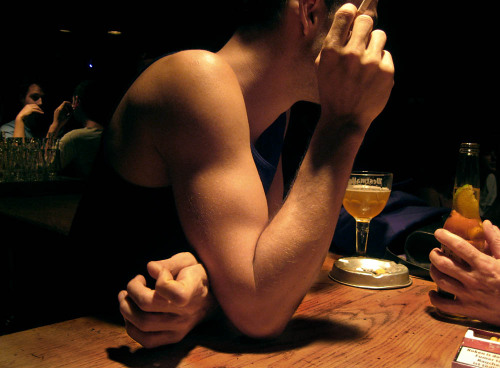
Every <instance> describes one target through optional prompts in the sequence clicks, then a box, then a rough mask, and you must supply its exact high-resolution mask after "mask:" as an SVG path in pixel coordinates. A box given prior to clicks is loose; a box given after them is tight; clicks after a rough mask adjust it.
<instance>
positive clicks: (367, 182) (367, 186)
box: [343, 171, 392, 257]
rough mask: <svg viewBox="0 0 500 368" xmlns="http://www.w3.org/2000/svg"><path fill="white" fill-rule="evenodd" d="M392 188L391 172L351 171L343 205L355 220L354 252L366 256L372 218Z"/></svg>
mask: <svg viewBox="0 0 500 368" xmlns="http://www.w3.org/2000/svg"><path fill="white" fill-rule="evenodd" d="M391 189H392V173H384V172H372V171H354V172H352V173H351V176H350V178H349V182H348V184H347V190H346V193H345V196H344V201H343V205H344V208H345V209H346V211H347V212H348V213H349V214H350V215H351V216H353V217H354V219H355V220H356V254H357V255H358V256H361V257H364V256H366V245H367V243H368V232H369V227H370V221H371V219H372V218H374V217H375V216H377V215H378V214H380V212H382V210H383V209H384V207H385V205H386V204H387V200H388V199H389V196H390V194H391Z"/></svg>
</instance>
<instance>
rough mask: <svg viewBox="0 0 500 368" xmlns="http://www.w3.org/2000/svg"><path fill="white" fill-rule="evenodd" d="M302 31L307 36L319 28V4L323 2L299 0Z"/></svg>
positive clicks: (319, 0) (318, 0)
mask: <svg viewBox="0 0 500 368" xmlns="http://www.w3.org/2000/svg"><path fill="white" fill-rule="evenodd" d="M298 1H299V12H300V13H299V14H300V22H301V24H302V30H303V33H304V35H305V36H307V35H309V34H310V33H311V32H312V31H314V30H315V28H316V27H317V26H318V19H319V14H318V9H319V8H320V6H319V3H320V2H321V1H323V0H298Z"/></svg>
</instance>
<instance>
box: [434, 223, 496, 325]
mask: <svg viewBox="0 0 500 368" xmlns="http://www.w3.org/2000/svg"><path fill="white" fill-rule="evenodd" d="M483 228H484V234H485V237H486V241H487V243H488V247H487V254H485V253H482V252H480V251H479V250H477V249H476V248H475V247H474V246H472V245H471V244H469V243H468V242H467V241H466V240H464V239H462V238H461V237H459V236H457V235H455V234H452V233H451V232H449V231H447V230H444V229H438V230H436V232H435V236H436V239H437V240H438V241H439V242H440V243H442V244H445V245H446V246H447V247H448V248H449V249H450V250H451V251H452V252H453V253H454V254H455V255H457V256H458V257H459V258H460V259H462V260H463V261H465V264H463V263H459V262H455V261H454V260H452V259H451V258H449V257H447V256H446V255H445V254H444V253H443V252H442V251H441V250H440V249H437V248H436V249H433V250H432V251H431V253H430V255H429V259H430V261H431V269H430V274H431V277H432V279H433V280H434V282H435V283H436V285H437V286H438V287H439V288H440V289H442V290H444V291H447V292H449V293H452V294H454V295H455V300H451V299H448V298H443V297H441V296H440V295H439V294H438V293H437V292H436V291H435V290H431V292H430V293H429V296H430V300H431V303H432V304H433V305H434V306H436V307H437V308H438V309H439V310H442V311H443V312H446V313H453V314H461V315H465V316H468V317H471V318H475V319H478V320H481V321H483V322H487V323H491V324H494V325H497V326H500V230H499V229H498V227H496V226H494V225H493V224H492V223H491V222H490V221H488V220H486V221H484V222H483Z"/></svg>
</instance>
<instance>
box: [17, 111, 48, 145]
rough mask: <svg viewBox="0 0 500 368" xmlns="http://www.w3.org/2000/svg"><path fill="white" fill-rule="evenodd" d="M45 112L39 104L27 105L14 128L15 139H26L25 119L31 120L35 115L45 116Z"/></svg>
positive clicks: (20, 113) (18, 115)
mask: <svg viewBox="0 0 500 368" xmlns="http://www.w3.org/2000/svg"><path fill="white" fill-rule="evenodd" d="M43 113H44V112H43V110H42V109H41V108H40V106H38V105H37V104H27V105H25V106H24V107H23V108H22V109H21V111H20V112H19V113H18V114H17V116H16V122H15V126H14V135H13V137H14V138H25V137H26V131H25V126H24V124H25V119H29V118H30V117H31V116H32V115H33V114H43Z"/></svg>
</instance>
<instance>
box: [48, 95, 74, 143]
mask: <svg viewBox="0 0 500 368" xmlns="http://www.w3.org/2000/svg"><path fill="white" fill-rule="evenodd" d="M72 113H73V108H72V107H71V102H69V101H63V102H62V103H61V104H60V105H59V106H58V107H57V108H56V109H55V110H54V118H53V120H52V124H50V126H49V129H48V131H47V138H51V137H57V136H58V135H59V132H60V131H61V129H62V128H63V127H64V126H65V125H66V123H67V122H68V121H69V118H70V117H71V114H72Z"/></svg>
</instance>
